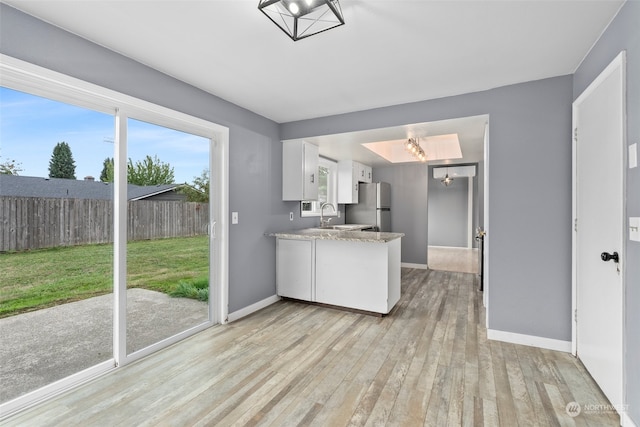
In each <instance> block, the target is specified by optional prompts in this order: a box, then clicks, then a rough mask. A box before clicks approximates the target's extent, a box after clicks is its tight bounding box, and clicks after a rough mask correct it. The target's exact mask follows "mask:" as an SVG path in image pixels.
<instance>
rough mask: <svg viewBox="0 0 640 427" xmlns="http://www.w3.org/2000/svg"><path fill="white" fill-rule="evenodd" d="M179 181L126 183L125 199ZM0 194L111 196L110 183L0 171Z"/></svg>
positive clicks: (146, 194) (147, 194) (169, 187)
mask: <svg viewBox="0 0 640 427" xmlns="http://www.w3.org/2000/svg"><path fill="white" fill-rule="evenodd" d="M183 185H184V184H165V185H148V186H141V185H134V184H127V199H128V200H142V199H146V198H149V197H152V196H156V195H158V194H161V193H166V192H169V191H174V190H176V189H177V188H178V187H181V186H183ZM0 196H15V197H51V198H69V199H99V200H111V199H113V183H106V182H99V181H93V180H86V179H85V180H76V179H62V178H39V177H33V176H16V175H3V174H0Z"/></svg>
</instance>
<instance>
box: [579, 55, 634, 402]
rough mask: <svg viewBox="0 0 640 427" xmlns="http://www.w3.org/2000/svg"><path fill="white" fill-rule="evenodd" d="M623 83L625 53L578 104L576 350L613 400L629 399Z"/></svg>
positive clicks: (592, 85)
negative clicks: (624, 364) (624, 356)
mask: <svg viewBox="0 0 640 427" xmlns="http://www.w3.org/2000/svg"><path fill="white" fill-rule="evenodd" d="M624 81H625V79H624V55H623V54H620V56H619V57H618V58H616V59H615V60H614V61H613V62H612V63H611V65H609V67H607V69H606V70H605V71H603V72H602V74H601V75H600V76H599V77H598V78H597V79H596V80H595V81H594V82H593V83H592V84H591V85H590V86H589V87H588V88H587V89H586V90H585V92H584V93H583V94H582V95H581V96H580V97H579V98H578V99H577V100H576V101H575V102H574V105H573V115H574V116H573V119H574V132H575V135H574V136H576V138H575V145H574V149H575V159H574V160H575V181H574V195H575V205H574V207H575V214H576V216H575V218H576V219H577V222H576V231H575V240H574V245H575V246H574V256H575V257H574V262H575V265H574V267H575V282H574V283H575V289H574V290H575V295H574V296H575V308H576V309H577V312H576V314H577V315H576V319H577V320H576V324H575V344H576V353H577V355H578V357H579V358H580V360H581V361H582V362H583V363H584V365H585V367H586V368H587V370H588V371H589V372H590V373H591V375H592V376H593V378H594V379H595V380H596V382H597V383H598V385H599V386H600V388H601V389H602V391H603V392H604V393H605V395H606V396H607V398H609V400H610V402H611V403H612V404H614V405H621V404H622V403H623V383H622V380H623V372H622V369H623V367H622V354H623V342H622V339H623V302H624V301H623V295H624V292H623V283H624V282H623V260H624V257H623V251H624V248H623V242H624V240H623V215H624V213H623V212H624V211H623V203H624V202H623V187H624V182H623V170H624V168H623V152H624V151H623V147H624V117H625V115H624V106H625V103H624ZM603 253H607V254H611V255H613V254H614V253H617V255H618V257H619V262H615V260H613V259H609V260H608V261H607V260H603V258H602V255H603ZM605 258H607V256H605ZM583 403H586V402H583ZM617 407H618V408H620V407H621V406H617Z"/></svg>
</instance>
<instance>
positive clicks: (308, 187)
mask: <svg viewBox="0 0 640 427" xmlns="http://www.w3.org/2000/svg"><path fill="white" fill-rule="evenodd" d="M302 148H303V151H304V153H303V155H304V184H303V190H302V191H303V196H304V198H303V199H302V200H318V167H319V166H320V154H319V151H318V146H317V145H313V144H309V143H308V142H305V143H304V145H303V147H302Z"/></svg>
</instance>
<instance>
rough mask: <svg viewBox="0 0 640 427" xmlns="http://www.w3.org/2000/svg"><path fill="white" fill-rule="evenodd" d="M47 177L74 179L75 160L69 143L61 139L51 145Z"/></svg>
mask: <svg viewBox="0 0 640 427" xmlns="http://www.w3.org/2000/svg"><path fill="white" fill-rule="evenodd" d="M49 178H65V179H76V162H75V161H74V160H73V155H72V154H71V148H70V147H69V144H67V143H66V142H64V141H62V142H59V143H57V144H56V146H55V147H53V154H52V155H51V160H50V161H49Z"/></svg>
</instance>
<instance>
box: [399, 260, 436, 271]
mask: <svg viewBox="0 0 640 427" xmlns="http://www.w3.org/2000/svg"><path fill="white" fill-rule="evenodd" d="M400 267H405V268H419V269H420V270H428V269H429V266H428V265H427V264H412V263H410V262H403V263H400Z"/></svg>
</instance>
